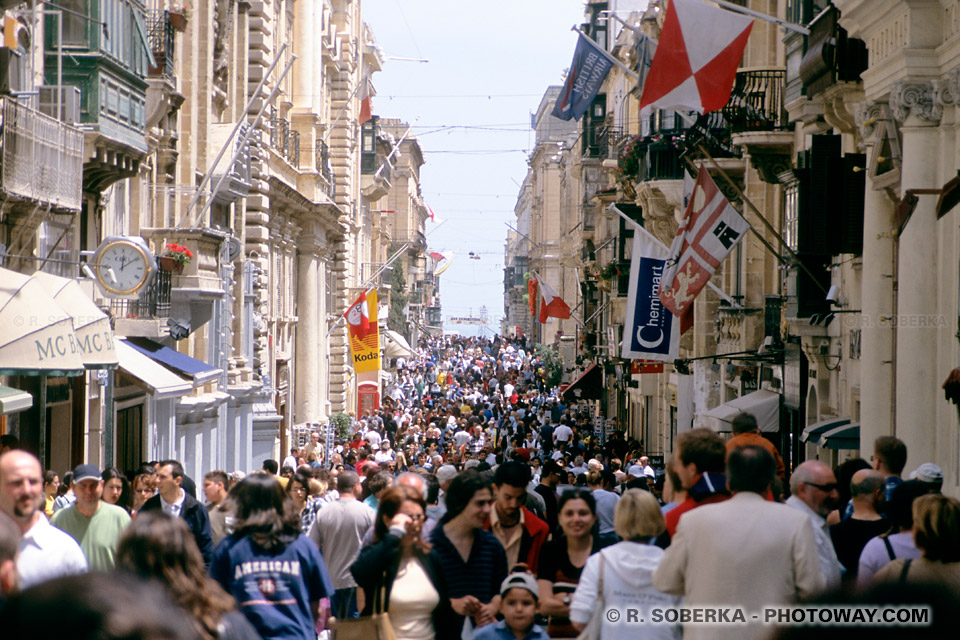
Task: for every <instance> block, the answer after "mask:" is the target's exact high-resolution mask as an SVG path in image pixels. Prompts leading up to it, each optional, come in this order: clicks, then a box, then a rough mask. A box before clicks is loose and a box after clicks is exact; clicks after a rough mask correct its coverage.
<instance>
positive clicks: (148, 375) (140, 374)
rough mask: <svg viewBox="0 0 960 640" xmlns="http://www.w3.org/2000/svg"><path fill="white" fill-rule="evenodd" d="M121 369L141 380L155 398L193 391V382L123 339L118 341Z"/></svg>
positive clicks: (174, 396) (181, 394) (117, 347)
mask: <svg viewBox="0 0 960 640" xmlns="http://www.w3.org/2000/svg"><path fill="white" fill-rule="evenodd" d="M116 350H117V351H116V353H117V356H118V359H119V360H120V370H121V371H123V372H124V373H126V374H127V375H129V376H131V377H133V378H136V379H137V380H138V381H140V384H142V385H143V387H144V388H145V389H147V391H149V392H150V393H151V394H152V395H153V396H154V397H155V398H157V399H161V398H176V397H179V396H183V395H186V394H188V393H190V392H191V391H193V383H192V382H190V381H188V380H184V379H183V378H181V377H180V376H178V375H177V374H175V373H174V372H172V371H170V369H167V368H166V367H165V366H163V365H162V364H159V363H157V362H156V361H154V360H153V359H152V358H150V357H149V356H145V355H144V354H142V353H140V352H139V351H137V350H136V349H134V348H133V347H131V346H130V345H129V344H127V343H126V342H124V341H123V340H117V341H116Z"/></svg>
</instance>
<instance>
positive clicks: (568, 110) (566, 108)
mask: <svg viewBox="0 0 960 640" xmlns="http://www.w3.org/2000/svg"><path fill="white" fill-rule="evenodd" d="M611 67H613V63H612V62H610V60H608V59H607V57H606V56H605V55H604V54H603V51H601V49H600V47H598V46H597V43H595V42H594V41H593V40H591V39H590V38H588V37H586V36H585V35H583V34H582V33H581V34H580V37H579V38H578V39H577V49H576V51H574V52H573V62H572V63H571V64H570V73H568V74H567V80H566V82H564V83H563V91H561V92H560V95H559V96H558V97H557V102H556V104H555V105H554V107H553V116H554V117H556V118H560V119H561V120H570V119H571V118H573V119H575V120H579V119H580V118H581V116H583V114H584V113H586V111H587V109H589V108H590V105H591V104H592V103H593V99H594V98H596V97H597V93H599V92H600V87H601V85H603V81H604V79H606V77H607V74H608V73H610V69H611Z"/></svg>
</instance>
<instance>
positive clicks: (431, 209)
mask: <svg viewBox="0 0 960 640" xmlns="http://www.w3.org/2000/svg"><path fill="white" fill-rule="evenodd" d="M427 211H428V212H430V222H436V221H437V216H436V214H435V213H434V212H433V207H431V206H430V205H427Z"/></svg>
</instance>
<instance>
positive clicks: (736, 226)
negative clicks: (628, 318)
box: [660, 167, 750, 333]
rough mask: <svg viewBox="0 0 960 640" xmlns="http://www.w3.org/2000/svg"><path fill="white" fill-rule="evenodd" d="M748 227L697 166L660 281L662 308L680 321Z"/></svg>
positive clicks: (713, 183)
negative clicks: (689, 193)
mask: <svg viewBox="0 0 960 640" xmlns="http://www.w3.org/2000/svg"><path fill="white" fill-rule="evenodd" d="M749 228H750V223H748V222H747V221H746V220H745V219H744V218H743V216H741V215H740V213H739V212H738V211H737V210H736V209H734V208H733V205H731V204H730V202H728V201H727V199H726V198H725V197H724V196H723V194H722V193H721V192H720V189H719V188H718V187H717V184H716V183H715V182H714V181H713V178H711V177H710V172H709V171H707V170H706V169H704V168H702V167H701V168H700V173H699V174H697V181H696V183H695V184H694V187H693V194H692V195H691V196H690V201H689V203H687V208H686V210H685V211H684V214H683V220H681V221H680V228H679V229H677V235H676V236H675V237H674V239H673V244H672V245H671V246H670V260H669V261H668V262H667V266H666V268H665V269H664V272H663V278H662V279H661V281H660V301H661V302H662V303H663V306H665V307H666V308H667V309H669V310H670V311H671V313H673V315H675V316H677V317H679V318H683V316H684V314H685V313H686V312H687V311H688V310H689V309H690V308H691V306H692V305H693V301H694V299H695V298H696V297H697V294H699V293H700V290H701V289H703V288H704V287H705V286H706V285H707V281H708V280H709V279H710V278H711V277H712V276H713V274H714V273H715V272H716V270H717V269H718V268H719V267H720V263H721V262H723V260H724V258H726V257H727V255H729V253H730V252H731V251H732V250H733V248H734V247H735V246H736V245H737V243H738V242H740V241H741V240H742V239H743V236H744V235H746V233H747V230H748V229H749ZM681 324H682V323H681ZM682 332H683V329H682V327H681V333H682Z"/></svg>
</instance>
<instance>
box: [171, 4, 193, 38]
mask: <svg viewBox="0 0 960 640" xmlns="http://www.w3.org/2000/svg"><path fill="white" fill-rule="evenodd" d="M167 13H168V15H169V17H170V26H172V27H173V28H174V29H176V30H177V31H179V32H180V33H183V32H184V31H186V30H187V21H188V20H190V8H189V7H187V5H183V6H182V7H177V6H174V7H172V8H171V9H170V11H168V12H167Z"/></svg>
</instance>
